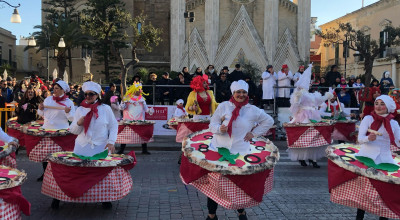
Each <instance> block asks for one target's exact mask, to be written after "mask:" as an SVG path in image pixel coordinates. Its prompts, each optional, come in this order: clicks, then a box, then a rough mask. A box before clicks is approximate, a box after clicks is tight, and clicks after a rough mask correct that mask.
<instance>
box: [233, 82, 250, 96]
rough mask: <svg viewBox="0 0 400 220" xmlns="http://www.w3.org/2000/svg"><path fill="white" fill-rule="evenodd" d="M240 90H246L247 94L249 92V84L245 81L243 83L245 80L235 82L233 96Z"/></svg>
mask: <svg viewBox="0 0 400 220" xmlns="http://www.w3.org/2000/svg"><path fill="white" fill-rule="evenodd" d="M240 89H243V90H245V91H246V92H248V91H249V84H247V83H246V82H245V81H243V80H239V81H235V82H233V83H232V84H231V92H232V94H233V93H234V92H235V91H237V90H240Z"/></svg>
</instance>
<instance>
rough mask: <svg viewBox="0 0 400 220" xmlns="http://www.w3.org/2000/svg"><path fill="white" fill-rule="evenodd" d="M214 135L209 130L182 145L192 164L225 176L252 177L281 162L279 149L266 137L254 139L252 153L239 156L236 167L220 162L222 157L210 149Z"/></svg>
mask: <svg viewBox="0 0 400 220" xmlns="http://www.w3.org/2000/svg"><path fill="white" fill-rule="evenodd" d="M212 135H213V134H212V133H211V132H210V130H209V129H207V130H202V131H198V132H195V133H193V134H191V135H189V136H187V137H186V138H185V139H184V141H183V143H182V151H183V152H184V155H185V156H186V157H187V158H188V159H189V161H190V162H191V163H194V164H196V165H198V166H200V167H201V168H203V169H206V170H209V171H212V172H218V173H222V174H224V175H251V174H255V173H258V172H262V171H264V170H267V169H272V168H273V167H274V166H275V164H276V163H277V162H278V160H279V150H278V148H277V147H276V146H275V145H274V144H273V143H272V142H271V141H270V140H268V139H266V138H264V137H257V138H253V140H252V141H251V142H250V143H251V145H250V146H251V153H250V154H248V155H245V156H241V155H240V156H239V157H238V158H237V159H236V165H232V164H229V162H228V161H218V159H219V158H220V157H221V155H220V154H219V153H218V152H216V151H213V150H211V149H209V146H210V143H211V139H212V138H213V136H212Z"/></svg>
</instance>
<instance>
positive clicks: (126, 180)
mask: <svg viewBox="0 0 400 220" xmlns="http://www.w3.org/2000/svg"><path fill="white" fill-rule="evenodd" d="M132 186H133V181H132V177H131V174H130V173H129V171H126V170H125V169H124V168H122V167H115V168H114V169H113V170H112V171H111V172H110V173H109V174H108V175H107V176H106V177H105V178H104V179H102V180H101V181H100V182H98V183H97V184H96V185H94V186H93V187H92V188H90V189H89V190H88V191H87V192H86V193H84V194H83V195H82V196H81V197H79V198H71V197H69V196H67V195H66V194H65V193H64V192H63V191H62V190H61V189H60V187H59V186H58V184H57V182H56V180H55V179H54V177H53V173H52V171H51V163H49V164H48V165H47V168H46V171H45V173H44V178H43V184H42V193H43V194H44V195H47V196H50V197H52V198H55V199H58V200H61V201H66V202H76V203H91V202H110V201H116V200H120V199H122V198H124V197H125V196H126V195H128V194H129V192H130V191H131V190H132Z"/></svg>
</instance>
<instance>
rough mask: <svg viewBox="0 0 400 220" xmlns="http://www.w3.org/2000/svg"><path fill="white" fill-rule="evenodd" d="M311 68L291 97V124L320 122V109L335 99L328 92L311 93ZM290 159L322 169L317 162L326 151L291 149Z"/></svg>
mask: <svg viewBox="0 0 400 220" xmlns="http://www.w3.org/2000/svg"><path fill="white" fill-rule="evenodd" d="M311 68H312V65H311V64H310V65H309V67H308V68H307V70H306V71H304V73H303V75H302V76H301V77H300V79H299V80H298V82H297V83H296V84H295V86H296V89H295V90H294V92H293V94H292V95H291V97H290V104H291V105H290V108H289V110H290V111H291V113H292V115H293V119H292V120H291V121H290V122H289V123H306V124H307V123H310V122H312V121H314V122H320V121H321V119H322V118H321V114H320V112H319V111H318V107H319V106H320V105H321V104H322V103H324V102H325V101H326V100H328V99H332V98H333V94H332V93H330V92H326V93H325V95H324V96H322V95H321V93H319V92H314V93H309V92H308V91H309V89H310V80H311ZM288 152H289V157H290V158H291V159H292V160H298V161H299V162H300V165H301V166H307V163H306V160H309V162H310V163H312V164H313V167H315V168H320V166H319V165H318V164H317V162H316V160H317V159H318V158H320V157H323V156H325V150H324V149H319V148H314V149H308V148H304V149H303V148H299V149H289V150H288Z"/></svg>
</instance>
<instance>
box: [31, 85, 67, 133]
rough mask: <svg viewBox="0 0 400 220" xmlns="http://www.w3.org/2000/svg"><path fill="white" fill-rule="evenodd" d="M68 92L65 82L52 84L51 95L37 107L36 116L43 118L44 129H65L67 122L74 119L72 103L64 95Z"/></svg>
mask: <svg viewBox="0 0 400 220" xmlns="http://www.w3.org/2000/svg"><path fill="white" fill-rule="evenodd" d="M67 92H69V86H68V84H67V83H66V82H64V81H62V80H59V81H57V82H56V83H55V84H54V87H53V95H52V96H49V97H47V98H46V99H45V100H44V102H43V103H41V104H40V105H39V110H38V112H37V113H38V115H40V116H42V117H43V118H44V124H43V128H45V129H67V128H68V127H69V123H68V121H72V120H73V119H74V114H75V107H74V103H73V102H72V101H71V100H70V99H69V98H68V96H67V95H66V94H65V93H67Z"/></svg>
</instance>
